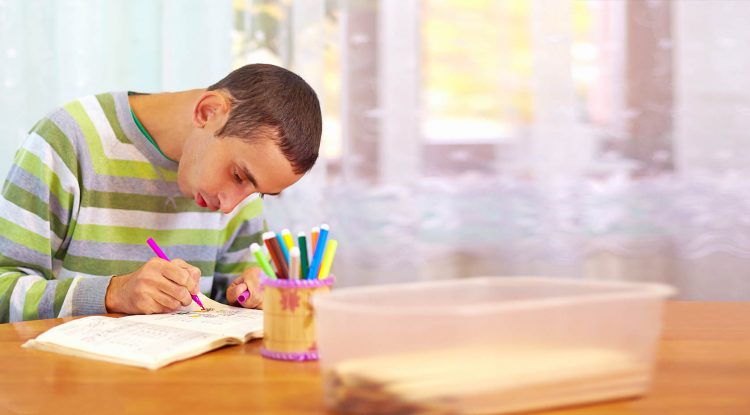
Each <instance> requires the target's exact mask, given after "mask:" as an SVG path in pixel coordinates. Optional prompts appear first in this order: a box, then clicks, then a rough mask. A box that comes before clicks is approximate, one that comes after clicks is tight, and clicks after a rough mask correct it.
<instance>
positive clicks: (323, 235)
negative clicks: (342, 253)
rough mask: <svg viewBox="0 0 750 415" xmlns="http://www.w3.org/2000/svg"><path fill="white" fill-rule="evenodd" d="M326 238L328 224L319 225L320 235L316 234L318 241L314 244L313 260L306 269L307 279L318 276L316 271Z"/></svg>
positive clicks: (321, 258)
mask: <svg viewBox="0 0 750 415" xmlns="http://www.w3.org/2000/svg"><path fill="white" fill-rule="evenodd" d="M327 239H328V225H320V236H318V242H317V243H316V244H315V254H313V260H312V263H311V264H310V269H309V270H308V271H307V278H308V279H315V278H318V271H320V262H321V261H322V260H323V253H324V252H325V249H326V240H327Z"/></svg>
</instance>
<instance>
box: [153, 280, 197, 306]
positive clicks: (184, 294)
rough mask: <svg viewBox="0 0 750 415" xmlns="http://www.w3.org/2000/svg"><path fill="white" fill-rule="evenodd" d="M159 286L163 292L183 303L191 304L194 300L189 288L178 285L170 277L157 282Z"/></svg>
mask: <svg viewBox="0 0 750 415" xmlns="http://www.w3.org/2000/svg"><path fill="white" fill-rule="evenodd" d="M157 288H158V290H159V291H161V293H163V294H165V295H167V296H169V297H170V298H172V299H173V300H175V301H177V302H179V303H180V304H181V305H190V302H191V301H192V300H193V299H192V297H190V292H189V291H188V290H187V288H185V287H183V286H181V285H177V283H175V282H173V281H171V280H169V279H163V280H161V281H160V282H159V283H157Z"/></svg>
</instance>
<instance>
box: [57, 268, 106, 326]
mask: <svg viewBox="0 0 750 415" xmlns="http://www.w3.org/2000/svg"><path fill="white" fill-rule="evenodd" d="M73 278H75V279H74V280H73V282H71V283H70V287H69V288H68V292H67V293H65V300H63V303H62V307H60V312H59V313H58V314H57V316H56V317H58V318H59V317H70V316H72V315H73V293H74V292H75V291H76V285H78V281H80V280H81V277H73ZM99 278H101V277H99ZM57 279H58V280H62V279H63V278H60V277H59V276H58V278H57Z"/></svg>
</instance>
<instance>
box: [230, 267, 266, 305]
mask: <svg viewBox="0 0 750 415" xmlns="http://www.w3.org/2000/svg"><path fill="white" fill-rule="evenodd" d="M245 290H247V291H250V297H249V298H248V299H247V300H245V302H244V303H242V304H240V303H239V302H238V301H237V297H239V296H240V294H242V293H243V292H245ZM227 302H229V304H230V305H233V306H242V307H245V308H263V295H262V293H261V292H260V268H257V267H252V268H248V269H246V270H245V272H243V273H242V275H240V276H239V277H237V278H236V279H235V280H234V281H232V283H231V284H229V287H227Z"/></svg>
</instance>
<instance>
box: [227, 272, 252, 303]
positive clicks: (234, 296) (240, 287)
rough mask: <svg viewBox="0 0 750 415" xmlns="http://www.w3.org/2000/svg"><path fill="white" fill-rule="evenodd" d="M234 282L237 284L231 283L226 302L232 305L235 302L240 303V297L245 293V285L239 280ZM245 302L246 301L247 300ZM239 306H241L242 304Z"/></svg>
mask: <svg viewBox="0 0 750 415" xmlns="http://www.w3.org/2000/svg"><path fill="white" fill-rule="evenodd" d="M234 281H235V282H237V284H235V283H234V282H233V283H232V285H233V286H232V287H231V288H230V289H229V290H228V291H227V301H229V303H234V302H235V301H236V302H238V303H240V296H241V295H242V294H243V293H244V292H245V291H247V284H245V283H244V282H242V280H241V279H240V278H238V279H236V280H234ZM245 301H247V299H246V300H245ZM240 304H241V305H242V303H240Z"/></svg>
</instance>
